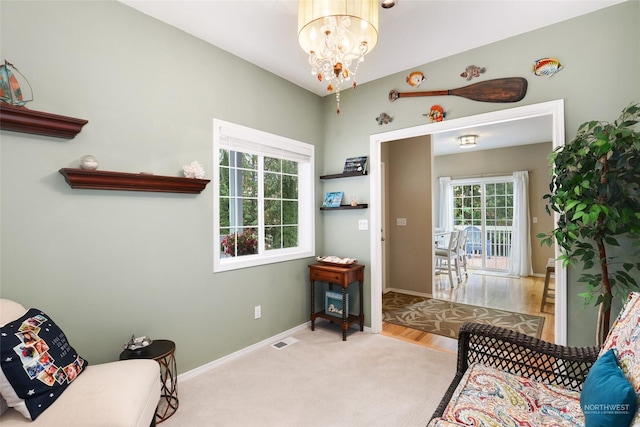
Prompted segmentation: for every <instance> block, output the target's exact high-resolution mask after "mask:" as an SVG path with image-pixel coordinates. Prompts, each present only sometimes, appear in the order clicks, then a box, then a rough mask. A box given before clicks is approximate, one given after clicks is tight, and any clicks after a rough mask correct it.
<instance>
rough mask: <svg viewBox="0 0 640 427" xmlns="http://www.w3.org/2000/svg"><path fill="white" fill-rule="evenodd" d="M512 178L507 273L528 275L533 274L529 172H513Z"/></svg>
mask: <svg viewBox="0 0 640 427" xmlns="http://www.w3.org/2000/svg"><path fill="white" fill-rule="evenodd" d="M513 179H514V184H513V236H512V241H511V257H510V258H509V274H510V275H513V276H529V275H531V274H533V268H532V266H531V233H530V229H531V226H530V224H529V172H527V171H517V172H514V173H513Z"/></svg>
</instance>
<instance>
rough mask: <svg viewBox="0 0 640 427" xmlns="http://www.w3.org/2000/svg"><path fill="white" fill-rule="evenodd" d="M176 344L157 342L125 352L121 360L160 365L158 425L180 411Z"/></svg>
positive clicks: (165, 341)
mask: <svg viewBox="0 0 640 427" xmlns="http://www.w3.org/2000/svg"><path fill="white" fill-rule="evenodd" d="M175 351H176V344H175V343H174V342H173V341H169V340H155V341H153V342H152V343H151V344H149V345H148V346H146V347H142V348H140V349H137V350H124V351H123V352H122V353H120V360H127V359H153V360H155V361H156V362H158V364H159V365H160V382H161V383H162V390H161V391H160V402H158V410H157V411H156V423H158V424H159V423H161V422H163V421H164V420H166V419H167V418H169V417H170V416H171V415H173V414H174V413H175V412H176V411H177V410H178V373H177V369H176V358H175Z"/></svg>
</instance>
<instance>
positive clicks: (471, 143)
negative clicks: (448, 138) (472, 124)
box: [458, 135, 478, 148]
mask: <svg viewBox="0 0 640 427" xmlns="http://www.w3.org/2000/svg"><path fill="white" fill-rule="evenodd" d="M458 141H460V148H471V147H475V146H476V145H478V135H463V136H461V137H458Z"/></svg>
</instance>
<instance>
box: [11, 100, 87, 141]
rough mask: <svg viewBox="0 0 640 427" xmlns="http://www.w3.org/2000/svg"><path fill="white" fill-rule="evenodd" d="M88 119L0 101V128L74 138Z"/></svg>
mask: <svg viewBox="0 0 640 427" xmlns="http://www.w3.org/2000/svg"><path fill="white" fill-rule="evenodd" d="M87 123H89V121H88V120H84V119H76V118H74V117H66V116H59V115H57V114H51V113H44V112H42V111H35V110H30V109H28V108H26V107H18V106H15V105H11V104H6V103H4V102H2V103H0V129H4V130H11V131H14V132H23V133H32V134H36V135H44V136H53V137H55V138H66V139H73V138H75V136H76V135H77V134H78V133H80V131H81V130H82V127H83V126H84V125H86V124H87Z"/></svg>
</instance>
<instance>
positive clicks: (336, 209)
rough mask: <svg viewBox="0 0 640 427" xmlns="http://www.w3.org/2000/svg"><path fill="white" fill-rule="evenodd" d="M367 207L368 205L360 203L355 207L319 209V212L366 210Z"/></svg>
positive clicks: (342, 206) (341, 206)
mask: <svg viewBox="0 0 640 427" xmlns="http://www.w3.org/2000/svg"><path fill="white" fill-rule="evenodd" d="M368 207H369V205H368V204H367V203H361V204H358V205H357V206H351V205H340V206H339V207H337V208H326V207H320V210H321V211H340V210H345V209H367V208H368Z"/></svg>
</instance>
